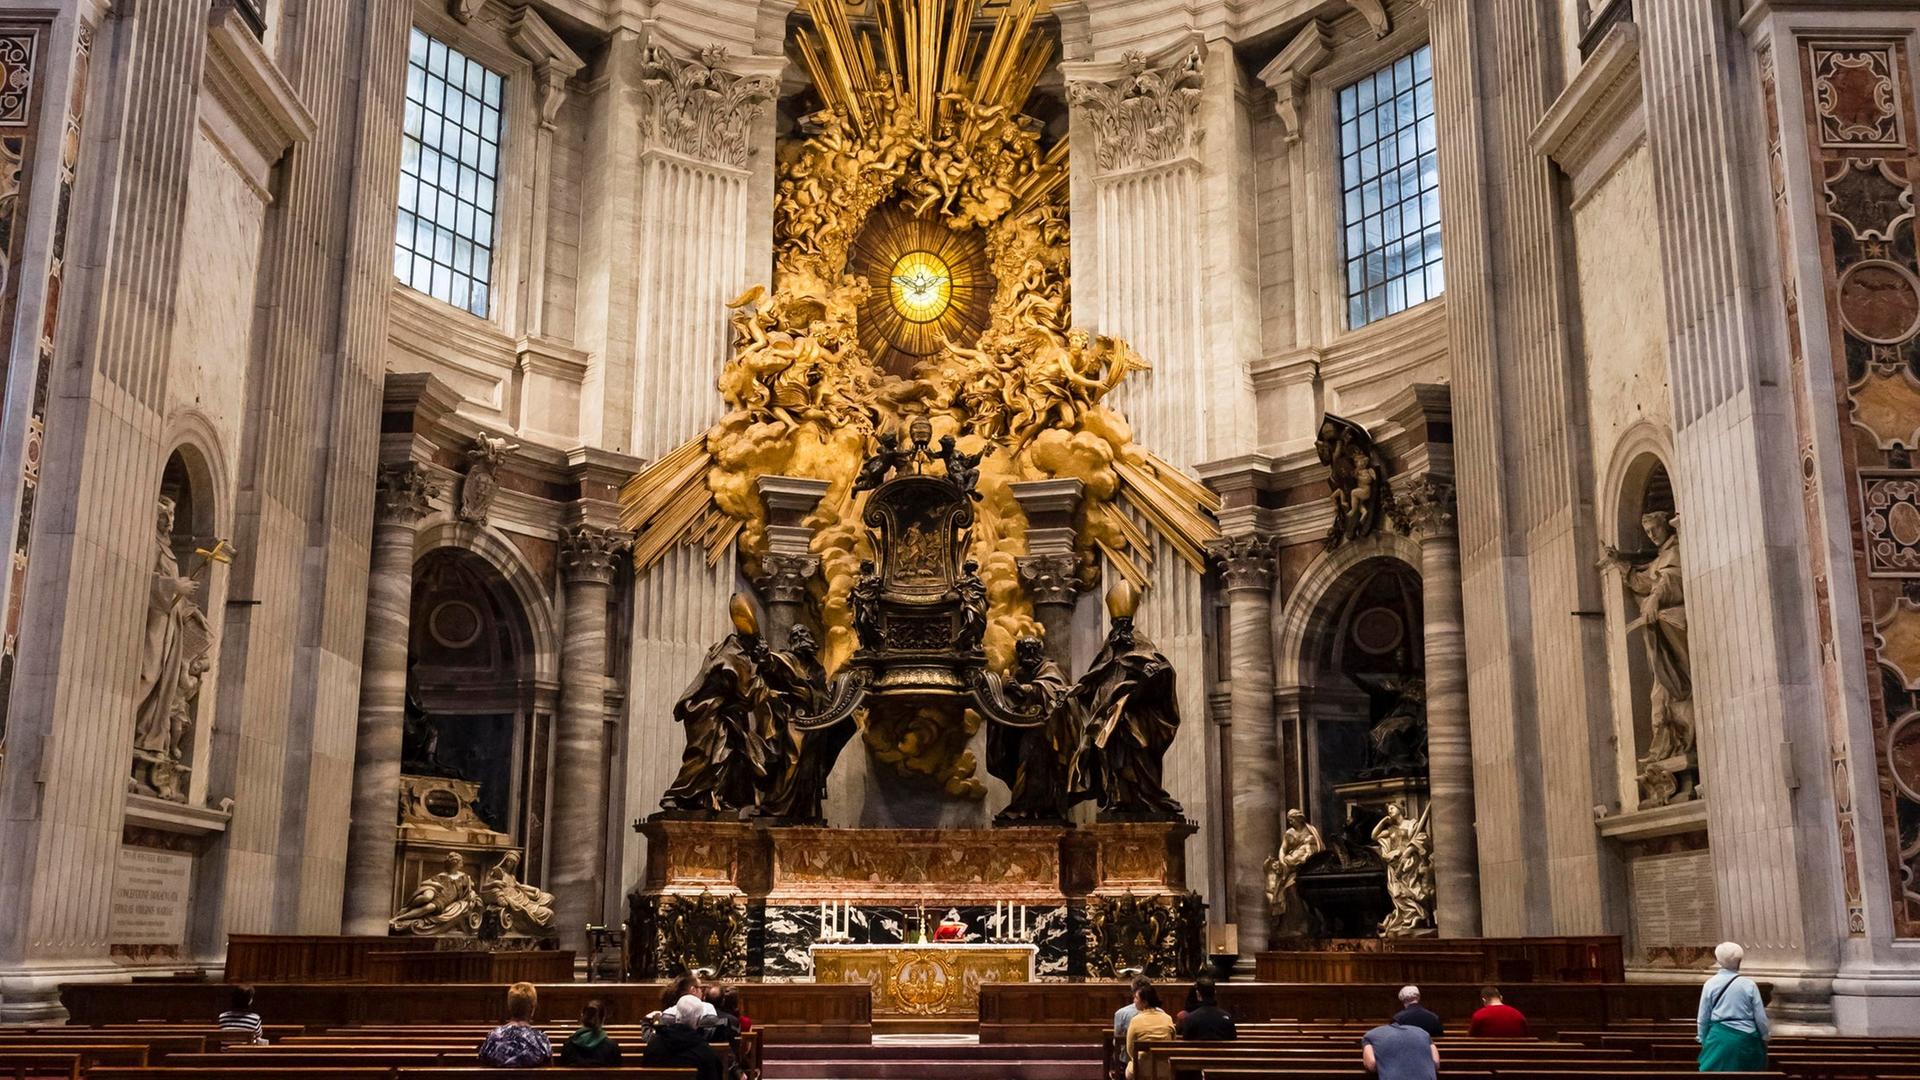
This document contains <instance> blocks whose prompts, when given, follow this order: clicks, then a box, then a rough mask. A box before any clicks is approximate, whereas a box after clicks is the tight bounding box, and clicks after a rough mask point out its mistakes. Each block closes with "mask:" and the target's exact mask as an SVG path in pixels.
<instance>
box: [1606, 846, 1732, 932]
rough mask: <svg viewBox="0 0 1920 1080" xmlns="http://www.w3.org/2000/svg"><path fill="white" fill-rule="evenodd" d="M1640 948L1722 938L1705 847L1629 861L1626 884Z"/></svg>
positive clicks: (1718, 910) (1709, 861) (1711, 873)
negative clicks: (1701, 849) (1629, 867)
mask: <svg viewBox="0 0 1920 1080" xmlns="http://www.w3.org/2000/svg"><path fill="white" fill-rule="evenodd" d="M1628 894H1629V898H1630V900H1631V903H1632V908H1633V933H1634V939H1635V942H1636V944H1638V946H1639V947H1640V948H1641V949H1643V950H1645V949H1664V948H1671V947H1674V946H1686V945H1693V946H1706V947H1712V946H1713V945H1715V944H1717V943H1718V942H1719V941H1720V905H1719V902H1718V898H1717V897H1716V896H1715V895H1714V888H1713V856H1712V853H1710V852H1707V851H1683V852H1677V853H1675V854H1671V855H1649V856H1646V857H1644V858H1639V859H1635V860H1633V863H1632V872H1631V875H1630V878H1629V882H1628Z"/></svg>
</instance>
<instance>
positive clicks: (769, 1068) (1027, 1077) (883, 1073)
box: [761, 1036, 1103, 1080]
mask: <svg viewBox="0 0 1920 1080" xmlns="http://www.w3.org/2000/svg"><path fill="white" fill-rule="evenodd" d="M767 1049H768V1053H767V1058H766V1060H765V1061H763V1062H762V1064H761V1068H762V1070H763V1075H764V1077H765V1080H1101V1077H1102V1075H1103V1070H1102V1068H1101V1064H1100V1048H1099V1047H1096V1046H1076V1045H1070V1044H1068V1045H1049V1044H1031V1045H1002V1044H994V1045H987V1046H982V1045H980V1044H979V1043H978V1042H977V1041H975V1040H973V1039H971V1038H966V1039H960V1038H952V1037H946V1038H942V1037H940V1036H932V1037H925V1038H914V1039H911V1040H909V1039H905V1038H900V1039H897V1040H896V1039H895V1038H886V1037H883V1038H881V1039H876V1040H875V1042H874V1043H873V1044H871V1045H840V1046H832V1045H828V1046H776V1047H768V1048H767Z"/></svg>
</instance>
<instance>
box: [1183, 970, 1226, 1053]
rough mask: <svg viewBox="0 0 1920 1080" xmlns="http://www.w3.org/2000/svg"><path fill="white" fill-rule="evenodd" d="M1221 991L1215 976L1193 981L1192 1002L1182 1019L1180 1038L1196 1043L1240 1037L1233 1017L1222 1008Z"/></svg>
mask: <svg viewBox="0 0 1920 1080" xmlns="http://www.w3.org/2000/svg"><path fill="white" fill-rule="evenodd" d="M1219 995H1220V992H1219V990H1218V989H1217V988H1216V987H1215V985H1214V982H1213V976H1211V975H1202V976H1200V977H1199V978H1198V979H1195V980H1194V981H1193V993H1192V994H1191V995H1190V996H1189V998H1188V1000H1189V1001H1191V1002H1192V1004H1191V1005H1189V1006H1187V1011H1186V1012H1185V1013H1184V1014H1182V1016H1181V1017H1180V1025H1179V1029H1178V1030H1179V1036H1180V1037H1181V1038H1182V1039H1192V1040H1195V1041H1220V1040H1225V1039H1234V1038H1238V1037H1239V1032H1238V1031H1236V1030H1235V1029H1234V1026H1233V1017H1232V1016H1231V1015H1230V1014H1228V1012H1227V1011H1226V1010H1225V1009H1222V1008H1221V1007H1220V1001H1219Z"/></svg>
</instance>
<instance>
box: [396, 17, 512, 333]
mask: <svg viewBox="0 0 1920 1080" xmlns="http://www.w3.org/2000/svg"><path fill="white" fill-rule="evenodd" d="M500 102H501V78H500V76H498V75H496V74H494V73H493V72H491V71H488V70H487V69H486V68H484V67H482V66H481V65H480V63H479V62H478V61H476V60H474V59H472V58H471V57H468V56H466V55H465V54H463V53H461V52H460V51H459V50H457V49H451V48H448V47H447V44H446V43H445V42H443V41H440V40H438V39H436V38H433V37H430V36H428V35H427V34H425V33H422V32H421V31H420V30H418V29H416V30H414V31H413V37H412V40H411V41H410V43H409V45H408V52H407V115H406V134H405V136H404V139H405V141H404V142H403V143H402V144H401V152H400V154H401V156H400V214H399V217H398V219H397V221H396V223H395V225H394V231H393V275H394V277H396V278H399V279H400V283H401V284H403V285H405V286H407V287H408V288H411V289H417V290H419V291H420V292H423V293H426V294H427V295H428V296H431V297H434V298H435V299H437V300H444V301H446V302H447V303H449V304H452V305H453V306H454V307H457V308H464V309H465V310H467V311H471V312H473V313H474V314H475V315H479V316H481V317H483V318H484V317H485V316H486V315H487V312H488V301H489V299H490V297H491V293H492V283H493V235H494V208H495V206H496V205H497V203H496V200H495V195H496V192H495V184H496V182H497V181H498V179H499V170H500Z"/></svg>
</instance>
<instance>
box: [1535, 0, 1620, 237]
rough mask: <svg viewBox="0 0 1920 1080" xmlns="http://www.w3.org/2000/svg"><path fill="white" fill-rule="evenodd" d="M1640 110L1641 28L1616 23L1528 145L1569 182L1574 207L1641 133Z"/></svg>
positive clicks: (1547, 115)
mask: <svg viewBox="0 0 1920 1080" xmlns="http://www.w3.org/2000/svg"><path fill="white" fill-rule="evenodd" d="M1640 104H1641V89H1640V28H1639V27H1637V26H1635V25H1634V24H1633V23H1630V22H1622V23H1617V24H1615V25H1614V27H1613V29H1612V30H1609V31H1608V32H1607V36H1606V37H1604V38H1602V39H1600V45H1599V47H1598V48H1596V49H1594V51H1593V53H1592V54H1591V55H1590V56H1588V57H1587V60H1586V63H1584V64H1582V65H1581V67H1580V73H1579V74H1577V75H1575V76H1574V78H1573V81H1572V82H1570V83H1568V84H1567V88H1566V89H1565V90H1563V91H1561V93H1560V96H1559V98H1557V99H1556V100H1555V101H1554V103H1553V105H1552V106H1551V107H1549V108H1548V109H1547V114H1546V115H1545V116H1544V117H1541V119H1540V123H1539V124H1538V125H1537V126H1536V127H1535V128H1534V129H1533V134H1532V135H1531V136H1530V137H1529V139H1528V144H1529V146H1530V147H1531V148H1532V150H1533V152H1534V153H1536V154H1539V155H1542V156H1544V157H1548V158H1551V159H1553V161H1554V163H1555V164H1557V165H1559V166H1560V168H1561V169H1562V170H1563V171H1564V172H1565V173H1566V174H1567V175H1568V176H1569V177H1571V178H1573V182H1574V193H1575V200H1576V201H1578V200H1579V198H1580V197H1581V196H1582V195H1584V194H1585V193H1586V192H1588V191H1590V190H1592V188H1593V187H1594V186H1595V184H1597V182H1598V181H1599V179H1600V178H1601V177H1604V176H1605V175H1606V174H1607V173H1608V172H1610V171H1612V168H1613V166H1614V165H1615V164H1617V163H1618V162H1619V160H1620V158H1621V157H1623V156H1625V152H1626V150H1628V149H1629V148H1631V147H1632V146H1633V144H1634V143H1636V142H1638V141H1639V138H1640V136H1641V135H1642V134H1643V133H1644V132H1645V130H1646V120H1645V118H1644V117H1643V116H1642V115H1641V109H1640Z"/></svg>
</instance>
